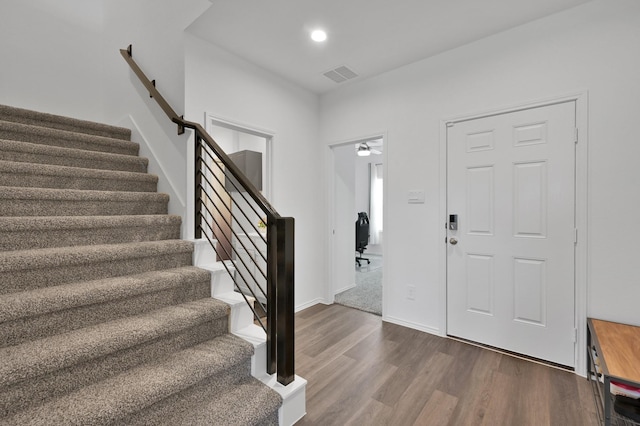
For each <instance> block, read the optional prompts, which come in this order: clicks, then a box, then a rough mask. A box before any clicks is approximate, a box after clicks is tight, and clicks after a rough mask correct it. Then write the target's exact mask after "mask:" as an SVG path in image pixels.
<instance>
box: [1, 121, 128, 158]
mask: <svg viewBox="0 0 640 426" xmlns="http://www.w3.org/2000/svg"><path fill="white" fill-rule="evenodd" d="M0 135H2V138H3V139H10V140H19V141H23V142H32V143H38V144H42V145H53V146H65V147H70V148H77V149H84V150H86V151H99V152H114V153H116V152H117V153H120V154H125V155H137V154H138V150H139V145H138V144H137V143H135V142H131V141H128V140H124V139H116V138H111V137H107V136H96V135H89V134H86V133H77V132H73V131H69V130H59V129H54V128H51V127H42V126H36V125H33V124H22V123H16V122H11V121H3V120H0Z"/></svg>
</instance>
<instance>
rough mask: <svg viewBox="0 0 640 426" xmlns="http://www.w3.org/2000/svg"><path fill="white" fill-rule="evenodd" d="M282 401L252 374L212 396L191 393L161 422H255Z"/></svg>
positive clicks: (223, 423)
mask: <svg viewBox="0 0 640 426" xmlns="http://www.w3.org/2000/svg"><path fill="white" fill-rule="evenodd" d="M281 404H282V398H281V397H280V395H278V393H277V392H276V391H274V390H272V389H270V388H269V387H267V386H265V385H264V384H263V383H262V382H260V381H259V380H257V379H255V378H253V377H249V378H247V379H246V380H245V381H243V382H242V383H239V384H237V385H236V386H234V387H233V388H232V389H228V390H227V391H226V392H224V393H220V394H218V395H216V397H215V398H211V397H210V396H209V395H207V394H206V393H205V394H204V395H203V394H202V393H199V394H194V395H189V397H187V398H183V399H182V400H180V401H179V403H174V404H172V406H171V409H170V410H167V412H165V413H163V414H164V415H163V417H162V419H161V421H159V422H157V423H154V424H161V425H185V426H187V425H255V424H263V422H264V420H266V419H267V418H268V416H270V415H271V414H273V413H274V412H275V411H276V410H278V408H279V407H280V405H281Z"/></svg>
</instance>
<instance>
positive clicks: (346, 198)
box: [331, 136, 384, 316]
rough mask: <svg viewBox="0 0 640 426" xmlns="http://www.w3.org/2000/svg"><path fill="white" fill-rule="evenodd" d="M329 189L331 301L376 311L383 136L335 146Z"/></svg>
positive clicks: (380, 269)
mask: <svg viewBox="0 0 640 426" xmlns="http://www.w3.org/2000/svg"><path fill="white" fill-rule="evenodd" d="M331 152H332V156H333V165H332V166H333V188H332V189H331V193H332V201H333V202H332V205H333V212H332V223H333V230H332V232H333V235H332V236H333V239H332V255H333V258H332V262H333V276H332V278H333V285H332V291H333V293H332V296H333V299H334V301H335V303H338V304H342V305H345V306H349V307H352V308H356V309H360V310H363V311H366V312H370V313H373V314H376V315H380V316H381V315H382V299H383V295H382V281H383V278H382V276H383V275H382V274H383V244H384V237H383V235H384V228H383V222H384V220H383V210H384V209H383V206H384V189H383V188H384V185H383V181H384V175H383V169H384V155H383V154H384V140H383V137H382V136H374V137H370V138H366V139H360V140H355V141H350V142H346V143H342V144H339V145H335V146H332V147H331Z"/></svg>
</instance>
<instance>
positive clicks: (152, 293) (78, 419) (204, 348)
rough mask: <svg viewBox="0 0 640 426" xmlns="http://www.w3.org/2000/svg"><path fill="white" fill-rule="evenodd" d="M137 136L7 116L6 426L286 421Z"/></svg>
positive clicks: (2, 224) (1, 364)
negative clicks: (257, 375)
mask: <svg viewBox="0 0 640 426" xmlns="http://www.w3.org/2000/svg"><path fill="white" fill-rule="evenodd" d="M129 139H130V132H129V131H128V130H127V129H122V128H116V127H111V126H107V125H103V124H97V123H92V122H86V121H79V120H75V119H70V118H64V117H59V116H55V115H50V114H43V113H36V112H32V111H27V110H22V109H17V108H12V107H6V106H0V425H94V424H118V425H123V424H136V425H137V424H140V425H165V424H166V425H179V424H184V425H201V424H209V425H254V424H277V423H278V408H279V406H280V404H281V397H280V396H279V395H278V394H277V393H276V392H274V391H272V390H271V389H269V388H268V387H266V386H265V385H263V384H262V383H261V382H259V381H258V380H256V379H254V378H253V377H251V365H250V362H251V355H252V354H253V346H252V345H251V344H249V343H247V342H245V341H244V340H242V339H239V338H237V337H235V336H233V335H231V334H229V333H228V315H229V307H228V306H227V305H226V304H224V303H222V302H219V301H217V300H214V299H212V298H211V297H210V294H211V288H210V285H211V281H210V276H209V273H208V272H206V271H204V270H201V269H198V268H195V267H194V266H192V252H193V246H192V244H191V243H189V242H186V241H182V240H180V239H179V238H180V217H178V216H171V215H167V202H168V196H167V195H165V194H159V193H157V192H156V184H157V177H156V176H153V175H149V174H147V173H146V170H147V160H146V159H144V158H140V157H138V155H137V154H138V145H137V144H136V143H133V142H131V141H129Z"/></svg>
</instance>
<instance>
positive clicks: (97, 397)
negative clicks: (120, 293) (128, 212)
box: [6, 334, 253, 425]
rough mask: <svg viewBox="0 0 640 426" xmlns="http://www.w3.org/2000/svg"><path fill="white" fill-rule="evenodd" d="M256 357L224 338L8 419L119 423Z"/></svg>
mask: <svg viewBox="0 0 640 426" xmlns="http://www.w3.org/2000/svg"><path fill="white" fill-rule="evenodd" d="M252 354H253V348H252V347H251V345H250V344H248V343H247V342H244V341H243V340H242V339H239V338H237V337H235V336H232V335H229V334H225V335H222V336H218V337H216V338H214V339H212V340H210V341H207V342H204V343H201V344H198V345H196V346H192V347H190V348H187V349H183V350H181V351H179V352H175V353H173V354H170V355H168V356H166V357H164V358H162V359H159V360H157V361H154V362H149V363H147V364H144V365H141V366H138V367H135V368H132V369H130V370H127V371H125V372H123V373H121V374H119V375H117V376H114V377H111V378H108V379H106V380H103V381H101V382H97V383H94V384H92V385H89V386H85V387H84V388H81V389H79V390H78V391H75V392H73V393H70V394H68V395H64V396H62V397H59V398H56V399H54V400H52V401H49V402H47V403H45V404H43V405H41V406H38V407H34V408H31V409H27V410H25V411H23V412H20V413H17V414H16V415H14V416H12V417H11V418H9V419H6V420H7V423H8V424H14V425H19V424H40V423H42V424H103V423H108V422H116V421H118V420H119V419H122V418H124V417H125V416H127V415H129V414H133V413H135V412H137V411H140V410H142V409H144V408H146V407H149V406H151V405H153V404H155V403H157V402H159V401H162V400H163V399H165V398H167V397H169V396H171V395H173V394H175V393H178V392H181V391H183V390H185V389H188V388H189V387H191V386H193V385H195V384H197V383H198V382H200V381H202V380H204V379H206V378H208V377H211V376H213V375H215V374H217V373H220V372H222V371H225V370H227V369H229V368H231V367H232V366H233V365H235V364H237V363H239V362H246V361H247V360H248V358H249V357H250V356H251V355H252ZM241 379H242V378H241Z"/></svg>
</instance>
